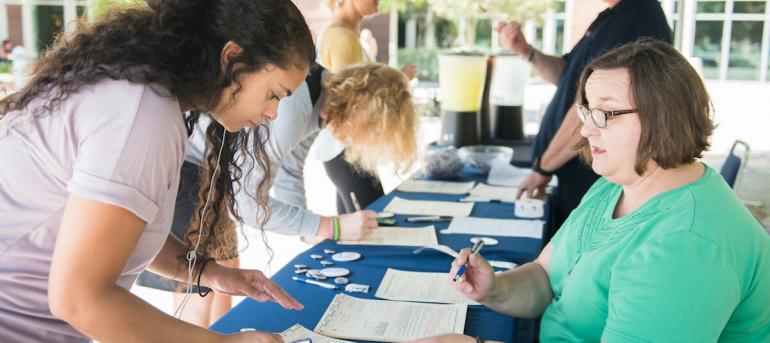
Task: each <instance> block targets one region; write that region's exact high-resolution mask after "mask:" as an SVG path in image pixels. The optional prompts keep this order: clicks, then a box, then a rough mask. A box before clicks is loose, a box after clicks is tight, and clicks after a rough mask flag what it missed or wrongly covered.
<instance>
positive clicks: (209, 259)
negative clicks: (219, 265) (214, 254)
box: [198, 257, 214, 297]
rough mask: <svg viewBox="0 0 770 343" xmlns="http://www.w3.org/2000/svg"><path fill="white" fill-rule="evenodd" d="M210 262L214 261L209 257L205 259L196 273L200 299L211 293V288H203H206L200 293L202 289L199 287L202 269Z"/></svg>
mask: <svg viewBox="0 0 770 343" xmlns="http://www.w3.org/2000/svg"><path fill="white" fill-rule="evenodd" d="M211 261H214V259H213V258H211V257H209V258H207V259H206V261H204V262H203V263H202V264H201V269H200V271H198V295H200V296H201V297H205V296H207V295H208V294H209V292H211V288H208V287H205V288H206V291H205V292H201V289H202V287H201V275H203V269H204V268H206V265H207V264H208V263H209V262H211Z"/></svg>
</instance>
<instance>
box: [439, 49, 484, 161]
mask: <svg viewBox="0 0 770 343" xmlns="http://www.w3.org/2000/svg"><path fill="white" fill-rule="evenodd" d="M486 72H487V56H485V55H483V54H479V53H449V54H442V55H440V56H439V60H438V74H439V75H438V82H439V87H440V88H441V93H442V95H441V137H440V142H441V143H442V144H450V145H454V146H456V147H462V146H465V145H474V144H478V143H479V140H480V137H479V135H480V133H479V124H478V118H479V109H480V108H481V98H482V96H483V92H484V81H485V78H486Z"/></svg>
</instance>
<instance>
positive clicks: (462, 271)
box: [452, 239, 484, 282]
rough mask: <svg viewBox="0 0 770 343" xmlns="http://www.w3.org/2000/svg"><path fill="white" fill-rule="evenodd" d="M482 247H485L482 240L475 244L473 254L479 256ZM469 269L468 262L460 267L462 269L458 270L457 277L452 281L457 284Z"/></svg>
mask: <svg viewBox="0 0 770 343" xmlns="http://www.w3.org/2000/svg"><path fill="white" fill-rule="evenodd" d="M482 247H484V240H482V239H479V240H477V241H476V243H474V244H473V248H471V254H473V255H478V254H479V251H481V248H482ZM468 258H470V256H468ZM467 268H468V262H466V263H465V264H463V265H462V266H460V269H458V270H457V273H456V274H455V277H454V278H453V279H452V281H454V282H457V280H460V278H461V277H462V276H463V274H465V269H467Z"/></svg>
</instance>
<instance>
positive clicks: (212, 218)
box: [0, 0, 315, 342]
mask: <svg viewBox="0 0 770 343" xmlns="http://www.w3.org/2000/svg"><path fill="white" fill-rule="evenodd" d="M314 59H315V52H314V48H313V43H312V38H311V36H310V32H309V30H308V28H307V25H306V24H305V21H304V19H303V18H302V16H301V14H300V12H299V11H298V10H297V8H296V7H294V5H293V4H292V3H291V2H290V1H289V0H270V1H265V0H262V1H259V0H228V1H223V0H222V1H218V0H215V1H208V0H198V1H191V0H177V1H173V0H160V1H152V2H151V6H150V7H138V8H131V9H126V10H123V11H120V12H115V13H112V14H109V15H108V16H107V17H106V18H105V19H104V20H102V21H100V22H98V23H96V24H94V25H93V26H90V27H83V28H81V29H80V30H78V31H77V32H75V33H73V34H71V35H67V36H62V37H59V38H58V39H57V42H56V44H55V47H54V48H53V49H52V50H50V51H49V52H47V53H46V54H45V55H44V56H42V57H41V58H40V59H39V60H38V61H37V63H36V64H35V65H34V67H33V70H32V74H31V78H30V81H29V83H28V85H27V86H25V87H24V88H22V89H21V90H19V91H18V92H17V93H14V94H11V95H9V96H7V97H5V98H3V99H1V100H0V156H3V159H4V162H3V164H2V166H0V218H2V220H0V289H2V290H3V291H2V292H0V341H4V342H29V341H57V342H61V341H64V342H79V341H87V340H88V339H89V338H92V339H96V340H99V341H151V340H152V341H156V340H157V341H162V342H170V341H220V340H221V341H280V338H279V337H277V336H275V335H271V334H265V333H260V332H244V333H240V334H237V335H233V336H219V335H218V334H216V333H213V332H210V331H206V330H204V329H201V328H197V327H195V326H193V325H190V324H186V323H184V322H182V321H179V320H175V319H174V318H171V317H170V316H167V315H164V314H163V313H162V312H160V311H158V310H156V309H154V308H152V307H151V306H148V304H146V303H144V302H142V301H141V300H140V299H139V298H137V297H136V296H134V295H132V294H131V293H130V292H129V291H128V289H129V288H130V287H131V285H132V284H133V282H134V280H135V278H136V277H137V276H138V275H139V273H140V272H141V271H142V270H144V269H145V268H148V267H149V268H150V269H151V270H153V271H155V272H156V273H159V274H162V275H164V276H167V277H170V278H175V279H178V280H180V281H186V282H188V283H197V284H200V285H206V286H208V287H210V288H211V289H213V290H214V291H215V292H220V293H224V294H233V295H247V296H250V297H252V298H254V299H256V300H259V301H268V300H270V301H275V302H277V303H279V304H280V305H281V306H283V307H285V308H287V309H301V308H302V305H300V304H299V303H298V302H297V301H296V300H294V299H293V298H292V297H291V296H289V295H288V294H286V293H285V292H284V291H283V290H282V289H281V288H280V287H278V286H277V285H275V284H274V283H272V282H271V281H270V280H269V279H267V278H266V277H265V276H264V275H263V274H262V273H260V272H259V271H256V270H240V269H231V268H226V267H224V266H221V265H218V264H216V263H207V262H209V261H211V260H212V259H227V258H231V257H232V256H230V255H231V254H232V253H233V252H232V251H231V249H232V247H233V246H234V244H233V243H234V241H235V234H234V232H235V231H234V229H233V227H234V224H235V222H236V221H239V220H240V217H239V214H238V211H237V210H236V208H235V205H234V200H233V199H234V193H235V191H236V190H237V189H238V187H240V182H239V178H240V175H241V172H242V171H243V172H248V170H250V169H251V168H263V169H264V168H267V164H266V162H265V157H264V148H263V146H262V144H263V142H264V140H265V139H266V137H255V138H256V139H253V140H248V139H246V138H247V137H245V132H247V130H243V129H244V128H246V127H254V126H257V125H260V124H261V122H262V121H263V119H265V118H266V119H270V120H272V119H274V118H275V116H276V107H277V103H278V101H279V100H280V99H281V98H282V97H285V96H288V95H290V94H291V93H292V92H293V91H294V90H296V89H297V88H298V87H299V85H300V84H301V83H302V81H303V80H304V77H305V75H306V74H307V72H308V69H309V66H310V64H311V63H312V62H313V60H314ZM200 113H210V115H211V117H212V118H213V119H214V122H213V123H212V124H211V125H209V126H208V128H207V129H206V136H207V145H209V149H208V150H209V151H212V152H213V153H212V154H211V155H210V156H207V157H206V160H205V163H204V164H205V165H204V172H203V175H202V180H203V183H202V186H201V188H200V191H199V193H198V195H197V199H198V201H197V204H196V208H195V215H194V216H193V217H194V218H193V222H192V223H191V229H190V235H188V240H189V241H188V242H186V244H187V245H189V246H190V247H194V249H192V250H191V249H189V248H186V244H185V243H181V242H179V241H177V240H174V239H170V238H169V236H168V233H169V228H170V224H171V219H172V216H173V209H174V201H175V198H176V192H177V186H178V181H179V169H180V166H181V164H182V160H183V157H184V151H185V149H186V144H187V135H188V134H189V132H191V130H192V129H193V128H194V126H195V125H196V122H197V119H198V117H199V116H200ZM249 132H255V134H256V132H263V131H262V130H249ZM249 141H253V142H255V143H254V144H255V146H254V147H252V148H251V149H247V148H248V147H247V142H249ZM249 151H254V153H250V152H249ZM236 153H237V156H238V158H237V159H236V158H235V157H234V156H236ZM268 172H269V171H268ZM255 194H257V195H256V197H255V198H256V201H257V203H258V204H259V205H260V206H261V207H262V208H263V209H264V210H265V211H267V208H266V203H267V192H266V189H265V187H264V185H263V184H261V183H260V184H259V185H258V188H257V190H256V192H255ZM188 250H191V251H188Z"/></svg>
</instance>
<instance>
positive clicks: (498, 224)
mask: <svg viewBox="0 0 770 343" xmlns="http://www.w3.org/2000/svg"><path fill="white" fill-rule="evenodd" d="M543 224H545V222H544V221H542V220H525V219H491V218H476V217H455V218H454V219H452V222H451V223H449V228H448V229H446V230H441V233H463V234H470V235H482V236H503V237H527V238H538V239H540V238H543Z"/></svg>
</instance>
